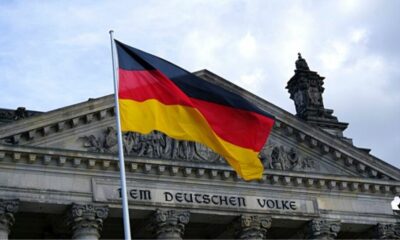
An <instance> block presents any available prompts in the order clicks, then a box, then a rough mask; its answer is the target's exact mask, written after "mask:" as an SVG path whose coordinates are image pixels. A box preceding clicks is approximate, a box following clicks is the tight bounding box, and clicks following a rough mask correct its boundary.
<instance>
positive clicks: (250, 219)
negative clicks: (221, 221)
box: [235, 215, 272, 239]
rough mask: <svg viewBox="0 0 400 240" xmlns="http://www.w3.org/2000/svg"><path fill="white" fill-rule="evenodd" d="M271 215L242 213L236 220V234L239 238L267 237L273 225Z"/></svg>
mask: <svg viewBox="0 0 400 240" xmlns="http://www.w3.org/2000/svg"><path fill="white" fill-rule="evenodd" d="M271 223H272V220H271V218H270V217H265V216H259V215H241V216H240V217H239V219H238V220H237V221H236V223H235V225H236V236H237V238H239V239H265V238H266V234H267V231H268V229H269V228H270V227H271Z"/></svg>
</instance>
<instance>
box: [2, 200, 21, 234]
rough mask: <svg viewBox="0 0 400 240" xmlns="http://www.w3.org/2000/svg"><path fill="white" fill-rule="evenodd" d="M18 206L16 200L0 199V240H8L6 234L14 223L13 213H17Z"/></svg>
mask: <svg viewBox="0 0 400 240" xmlns="http://www.w3.org/2000/svg"><path fill="white" fill-rule="evenodd" d="M18 206H19V200H18V199H13V200H3V199H0V239H8V234H9V233H10V231H11V227H12V225H13V224H14V222H15V219H14V213H16V212H17V211H18Z"/></svg>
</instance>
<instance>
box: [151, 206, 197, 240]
mask: <svg viewBox="0 0 400 240" xmlns="http://www.w3.org/2000/svg"><path fill="white" fill-rule="evenodd" d="M189 219H190V212H189V211H177V210H162V209H157V211H156V212H155V214H154V216H153V218H152V222H151V225H150V226H149V229H150V230H151V231H153V232H154V234H155V236H156V237H157V239H182V236H183V234H184V232H185V225H186V224H188V223H189Z"/></svg>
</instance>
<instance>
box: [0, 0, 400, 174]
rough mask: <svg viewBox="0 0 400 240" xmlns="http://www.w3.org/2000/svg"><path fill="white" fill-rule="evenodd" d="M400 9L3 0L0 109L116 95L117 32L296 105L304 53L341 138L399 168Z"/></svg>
mask: <svg viewBox="0 0 400 240" xmlns="http://www.w3.org/2000/svg"><path fill="white" fill-rule="evenodd" d="M78 3H79V4H78ZM399 8H400V2H398V1H390V2H380V1H369V0H366V1H323V2H319V1H291V2H290V3H289V2H284V1H256V0H254V1H211V0H209V1H179V0H171V1H157V0H152V1H119V2H118V4H115V2H112V1H85V2H83V3H82V2H81V1H40V2H39V1H6V2H1V3H0V28H1V29H2V30H3V32H5V33H7V34H4V35H2V38H0V72H1V73H2V78H1V79H0V84H1V86H2V90H3V91H2V94H1V95H0V102H1V103H2V106H0V107H4V108H16V107H18V106H25V107H27V108H28V109H35V110H43V111H46V110H51V109H54V108H59V107H63V106H67V105H70V104H74V103H77V102H80V101H85V100H86V99H87V98H89V97H99V96H103V95H106V94H110V93H112V91H113V86H112V68H111V57H110V42H109V35H108V31H109V30H110V29H114V30H115V35H116V37H117V38H118V39H119V40H122V41H124V42H126V43H128V44H130V45H133V46H135V47H138V48H140V49H143V50H145V51H148V52H150V53H153V54H156V55H159V56H161V57H163V58H166V59H167V60H170V61H171V62H174V63H176V64H178V65H180V66H182V67H184V68H186V69H188V70H189V71H195V70H199V69H203V68H207V69H209V70H211V71H213V72H215V73H216V74H219V75H221V76H222V77H224V78H226V79H228V80H229V81H232V82H234V83H236V84H238V85H240V86H241V87H244V88H246V89H248V90H250V91H252V92H253V93H255V94H257V95H259V96H261V97H263V98H265V99H266V100H268V101H270V102H272V103H273V104H275V105H277V106H279V107H282V108H284V109H286V110H287V111H290V112H292V113H294V111H295V110H294V104H293V102H292V100H290V99H289V95H288V93H287V91H286V90H285V86H286V82H287V81H288V80H289V79H290V77H291V76H292V75H293V70H294V61H295V60H296V58H297V52H301V53H302V55H303V57H305V58H306V60H307V61H308V64H309V66H310V67H311V69H312V70H315V71H318V72H319V73H320V75H322V76H325V77H326V80H325V87H326V90H325V93H324V104H325V106H326V107H327V108H332V109H334V110H335V115H336V116H338V118H339V119H340V120H341V121H345V122H349V123H350V126H349V129H348V130H347V131H346V132H345V135H346V136H348V137H351V138H353V139H354V142H355V143H356V144H357V145H360V146H362V147H367V148H368V147H370V148H372V153H374V154H376V155H377V156H378V157H380V158H383V159H384V160H385V161H388V162H389V163H391V164H393V165H395V166H397V167H400V161H399V160H398V157H397V155H398V154H397V148H398V146H399V145H400V143H399V141H400V140H399V137H398V136H397V134H396V133H398V132H400V130H399V127H397V124H396V123H397V122H399V121H400V112H399V111H400V110H399V109H400V107H399V106H400V97H399V96H400V95H399V94H398V93H399V91H400V81H398V79H400V70H399V68H398V66H399V65H400V48H399V47H398V42H400V33H399V32H398V31H396V30H397V28H398V26H397V24H398V22H400V15H399V14H398V13H397V9H399ZM383 13H384V14H383ZM21 16H23V17H21Z"/></svg>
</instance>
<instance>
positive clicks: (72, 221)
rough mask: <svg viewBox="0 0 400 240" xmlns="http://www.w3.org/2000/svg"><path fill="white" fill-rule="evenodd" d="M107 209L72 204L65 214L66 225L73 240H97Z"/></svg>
mask: <svg viewBox="0 0 400 240" xmlns="http://www.w3.org/2000/svg"><path fill="white" fill-rule="evenodd" d="M107 216H108V207H106V206H94V205H92V204H76V203H73V204H72V205H71V206H70V208H69V209H68V212H67V224H68V226H69V227H70V230H71V233H72V238H73V239H98V238H99V237H100V232H101V230H102V228H103V221H104V219H106V218H107Z"/></svg>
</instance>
